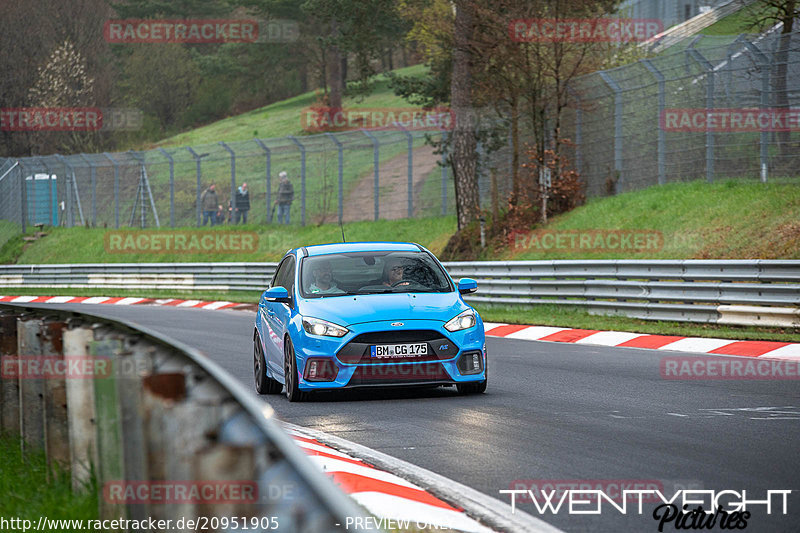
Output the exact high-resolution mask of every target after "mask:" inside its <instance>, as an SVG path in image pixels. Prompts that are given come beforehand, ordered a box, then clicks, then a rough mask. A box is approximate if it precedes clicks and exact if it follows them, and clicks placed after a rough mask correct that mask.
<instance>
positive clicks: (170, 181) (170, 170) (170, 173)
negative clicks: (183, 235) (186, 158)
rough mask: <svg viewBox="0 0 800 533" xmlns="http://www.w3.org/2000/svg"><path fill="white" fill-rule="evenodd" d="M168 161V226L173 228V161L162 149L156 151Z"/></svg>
mask: <svg viewBox="0 0 800 533" xmlns="http://www.w3.org/2000/svg"><path fill="white" fill-rule="evenodd" d="M158 151H159V152H161V154H162V155H163V156H164V157H166V158H167V159H168V160H169V225H170V226H171V227H173V228H174V227H175V160H174V159H173V158H172V156H171V155H169V154H168V153H167V151H166V150H164V149H163V148H159V149H158Z"/></svg>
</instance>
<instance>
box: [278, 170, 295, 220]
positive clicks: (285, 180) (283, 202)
mask: <svg viewBox="0 0 800 533" xmlns="http://www.w3.org/2000/svg"><path fill="white" fill-rule="evenodd" d="M278 177H279V178H280V179H281V181H280V184H279V185H278V201H277V202H276V203H277V204H278V223H279V224H289V212H290V211H291V209H292V200H294V187H293V186H292V182H291V181H289V175H288V174H286V171H283V172H281V173H280V174H278Z"/></svg>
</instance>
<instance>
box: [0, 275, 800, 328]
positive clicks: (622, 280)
mask: <svg viewBox="0 0 800 533" xmlns="http://www.w3.org/2000/svg"><path fill="white" fill-rule="evenodd" d="M276 266H277V265H276V263H134V264H122V263H120V264H81V265H7V266H2V267H0V288H2V287H30V288H91V289H141V290H145V289H147V290H150V289H165V290H207V291H214V290H221V291H228V290H230V291H243V290H249V291H261V290H263V289H264V288H265V287H266V286H267V285H268V284H269V282H270V280H271V278H272V275H273V273H274V271H275V268H276ZM445 267H446V268H447V269H448V271H449V273H450V275H451V276H453V277H454V278H459V277H471V278H475V279H477V280H478V282H479V283H480V286H479V292H478V293H477V294H476V295H471V296H469V297H468V300H469V301H470V302H474V303H488V304H499V305H537V304H551V305H563V306H576V307H582V308H584V309H586V310H588V311H589V312H590V313H597V314H613V315H624V316H629V317H634V318H644V319H654V320H678V321H690V322H717V321H718V320H719V319H720V311H719V307H720V306H760V307H762V309H763V306H771V307H781V308H783V309H788V310H789V311H791V309H794V308H797V307H800V261H794V260H575V261H562V260H555V261H485V262H452V263H445ZM772 311H775V312H777V311H778V310H777V309H772ZM728 314H729V315H731V316H734V315H738V314H741V313H730V312H729V313H728ZM766 314H769V313H762V315H766ZM783 314H784V315H787V312H784V313H783ZM791 314H792V313H791V312H788V315H791ZM788 315H787V316H788ZM726 320H734V322H735V321H736V320H737V318H728V319H726ZM743 320H746V321H747V322H746V323H747V324H750V323H752V318H751V319H746V318H745V319H743ZM758 320H759V322H758V323H761V324H764V325H769V324H770V319H768V318H766V317H765V318H761V319H758ZM773 322H774V321H773ZM779 322H780V323H775V325H792V322H791V321H790V322H789V323H787V322H786V321H785V320H783V321H779ZM728 323H731V322H728Z"/></svg>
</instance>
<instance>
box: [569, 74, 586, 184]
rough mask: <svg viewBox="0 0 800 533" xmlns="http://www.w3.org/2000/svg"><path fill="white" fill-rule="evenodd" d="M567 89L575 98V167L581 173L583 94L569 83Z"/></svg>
mask: <svg viewBox="0 0 800 533" xmlns="http://www.w3.org/2000/svg"><path fill="white" fill-rule="evenodd" d="M567 91H569V94H571V95H572V97H573V98H574V99H575V104H576V105H575V169H576V170H577V171H578V173H579V174H580V172H581V167H582V166H583V153H582V151H581V144H582V143H583V108H582V107H581V95H580V94H578V92H577V91H575V90H573V89H572V87H570V86H569V85H567Z"/></svg>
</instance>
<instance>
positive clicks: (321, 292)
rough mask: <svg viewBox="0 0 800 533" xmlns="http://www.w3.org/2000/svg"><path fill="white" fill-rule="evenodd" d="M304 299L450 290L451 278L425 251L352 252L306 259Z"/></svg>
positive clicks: (302, 280)
mask: <svg viewBox="0 0 800 533" xmlns="http://www.w3.org/2000/svg"><path fill="white" fill-rule="evenodd" d="M300 268H301V270H300V289H301V294H302V295H303V297H304V298H322V297H326V296H345V295H354V294H383V293H387V294H388V293H399V292H450V291H452V290H454V289H453V286H452V284H451V283H450V278H449V277H448V276H447V274H445V272H444V271H443V270H442V268H441V267H440V266H439V264H438V263H437V262H436V261H435V260H434V259H433V258H432V257H431V256H430V254H428V253H425V252H349V253H341V254H326V255H320V256H316V257H307V258H305V259H303V261H302V263H301V267H300Z"/></svg>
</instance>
